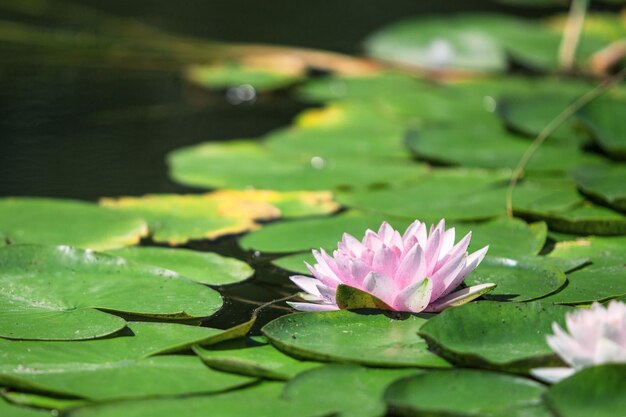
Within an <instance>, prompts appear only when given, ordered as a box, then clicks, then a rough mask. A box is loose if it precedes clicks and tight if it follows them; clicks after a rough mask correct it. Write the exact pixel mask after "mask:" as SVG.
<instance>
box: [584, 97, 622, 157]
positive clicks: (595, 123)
mask: <svg viewBox="0 0 626 417" xmlns="http://www.w3.org/2000/svg"><path fill="white" fill-rule="evenodd" d="M624 107H626V100H625V99H624V98H623V97H622V98H621V99H618V98H616V97H612V96H606V95H605V96H603V97H599V98H598V99H596V100H594V101H592V102H591V103H589V104H588V105H586V106H585V107H584V108H583V109H582V110H581V111H580V112H579V113H578V118H579V119H580V120H581V122H582V123H583V124H584V125H585V126H586V127H587V128H588V129H589V131H590V132H591V134H592V136H593V138H594V139H595V141H596V142H597V144H598V145H599V146H600V147H601V148H602V149H603V150H604V151H605V152H606V153H608V154H609V155H611V156H612V157H615V158H619V159H622V160H624V159H626V121H625V120H624V117H623V114H624V113H623V109H624Z"/></svg>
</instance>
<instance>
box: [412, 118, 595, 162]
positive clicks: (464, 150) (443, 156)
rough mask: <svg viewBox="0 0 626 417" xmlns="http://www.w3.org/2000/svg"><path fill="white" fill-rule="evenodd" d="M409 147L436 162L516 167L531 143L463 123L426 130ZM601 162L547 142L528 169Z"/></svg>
mask: <svg viewBox="0 0 626 417" xmlns="http://www.w3.org/2000/svg"><path fill="white" fill-rule="evenodd" d="M408 146H409V148H410V149H411V150H412V151H413V152H414V153H415V154H416V155H417V156H418V157H419V158H421V159H426V160H428V161H433V162H437V163H444V164H447V165H461V166H466V167H476V168H510V169H514V168H515V167H516V166H517V164H518V163H519V161H520V159H522V156H523V155H524V153H525V152H526V151H527V150H528V147H529V142H528V141H527V140H526V139H525V138H522V137H520V136H517V135H513V134H511V133H508V132H506V131H505V130H504V129H503V128H501V127H500V126H497V125H496V126H491V125H489V124H485V123H473V124H472V123H463V124H456V125H451V126H446V127H436V128H426V129H423V130H421V131H419V132H418V133H416V134H415V135H413V136H411V138H410V139H409V141H408ZM601 162H602V159H601V158H600V157H598V156H595V155H593V154H588V153H583V152H581V151H579V150H577V149H576V148H575V147H563V146H558V145H552V144H551V143H546V144H544V145H543V146H541V148H539V149H538V151H537V152H536V154H535V155H534V156H533V158H532V160H531V161H530V162H529V164H528V166H527V169H526V171H527V172H557V173H558V172H566V171H569V170H570V169H572V168H573V167H576V166H579V165H584V164H594V163H601Z"/></svg>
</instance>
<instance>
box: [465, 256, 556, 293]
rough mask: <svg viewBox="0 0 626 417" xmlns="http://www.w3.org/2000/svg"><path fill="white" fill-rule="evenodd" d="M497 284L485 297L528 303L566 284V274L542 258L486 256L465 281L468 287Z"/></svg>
mask: <svg viewBox="0 0 626 417" xmlns="http://www.w3.org/2000/svg"><path fill="white" fill-rule="evenodd" d="M487 283H495V284H496V285H497V286H496V288H494V289H493V290H492V291H491V292H489V294H486V295H485V296H484V297H485V298H486V299H490V300H497V301H528V300H532V299H535V298H539V297H542V296H544V295H547V294H550V293H552V292H554V291H556V290H558V289H559V288H561V287H562V286H563V284H565V274H564V273H563V272H562V271H561V270H560V269H558V268H557V267H555V266H553V265H551V264H550V262H546V261H544V259H543V258H542V257H526V258H519V259H511V258H500V257H493V256H487V257H486V258H485V259H484V260H483V261H482V263H481V264H480V266H479V267H478V268H476V270H474V272H472V273H471V274H470V275H469V276H468V277H467V278H466V279H465V284H466V285H468V286H469V285H480V284H487Z"/></svg>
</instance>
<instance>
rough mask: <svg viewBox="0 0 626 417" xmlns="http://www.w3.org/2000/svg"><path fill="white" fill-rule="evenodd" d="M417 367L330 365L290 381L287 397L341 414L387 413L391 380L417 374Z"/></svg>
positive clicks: (344, 416)
mask: <svg viewBox="0 0 626 417" xmlns="http://www.w3.org/2000/svg"><path fill="white" fill-rule="evenodd" d="M418 372H419V371H416V370H414V369H372V368H363V367H360V366H355V365H337V364H333V365H327V366H324V367H321V368H317V369H313V370H310V371H307V372H304V373H302V374H300V375H298V376H296V377H295V378H294V379H292V380H291V381H289V383H288V384H287V386H286V387H285V389H284V391H283V398H285V399H287V400H289V401H292V402H295V403H298V404H301V406H302V407H303V408H304V409H309V410H311V409H323V408H326V409H328V411H329V412H333V414H332V415H336V416H338V417H379V416H383V415H385V412H386V408H387V407H386V404H385V402H384V401H383V398H382V397H383V392H384V390H385V388H386V387H387V385H389V384H390V383H391V382H393V381H395V380H397V379H400V378H403V377H406V376H409V375H415V374H416V373H418Z"/></svg>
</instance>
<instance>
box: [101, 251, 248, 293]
mask: <svg viewBox="0 0 626 417" xmlns="http://www.w3.org/2000/svg"><path fill="white" fill-rule="evenodd" d="M108 253H110V254H111V255H114V256H119V257H121V258H124V259H126V260H128V261H132V262H137V263H140V264H145V265H152V266H155V267H158V268H163V269H169V270H171V271H174V272H176V273H177V274H180V275H183V276H184V277H186V278H189V279H191V280H193V281H196V282H200V283H202V284H208V285H226V284H233V283H235V282H241V281H243V280H245V279H247V278H250V277H251V276H252V274H254V270H253V269H252V268H251V267H250V266H249V265H248V264H247V263H245V262H242V261H240V260H237V259H235V258H227V257H224V256H220V255H218V254H216V253H207V252H196V251H191V250H186V249H170V248H159V247H136V246H135V247H128V248H123V249H118V250H114V251H109V252H108Z"/></svg>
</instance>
